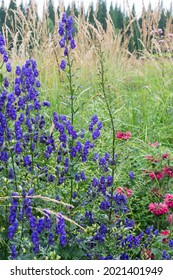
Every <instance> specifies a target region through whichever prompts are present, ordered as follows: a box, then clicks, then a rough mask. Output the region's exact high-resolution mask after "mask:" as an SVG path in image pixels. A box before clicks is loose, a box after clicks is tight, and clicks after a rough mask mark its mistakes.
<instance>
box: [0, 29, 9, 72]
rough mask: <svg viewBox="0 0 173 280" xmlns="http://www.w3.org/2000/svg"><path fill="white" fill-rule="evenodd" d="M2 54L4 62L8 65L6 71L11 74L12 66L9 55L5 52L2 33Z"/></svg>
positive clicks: (0, 40)
mask: <svg viewBox="0 0 173 280" xmlns="http://www.w3.org/2000/svg"><path fill="white" fill-rule="evenodd" d="M0 54H1V55H2V56H3V62H4V63H6V69H7V71H8V72H11V70H12V68H11V64H10V63H9V62H8V53H7V52H6V51H5V39H4V37H3V35H2V33H1V32H0Z"/></svg>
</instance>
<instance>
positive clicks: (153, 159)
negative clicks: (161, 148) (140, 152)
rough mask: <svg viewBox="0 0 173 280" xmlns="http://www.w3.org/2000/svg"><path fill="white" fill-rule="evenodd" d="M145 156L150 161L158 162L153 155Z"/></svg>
mask: <svg viewBox="0 0 173 280" xmlns="http://www.w3.org/2000/svg"><path fill="white" fill-rule="evenodd" d="M145 158H146V159H148V160H150V161H151V162H158V160H157V159H156V158H154V157H153V156H145Z"/></svg>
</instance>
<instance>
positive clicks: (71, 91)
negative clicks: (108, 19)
mask: <svg viewBox="0 0 173 280" xmlns="http://www.w3.org/2000/svg"><path fill="white" fill-rule="evenodd" d="M67 61H68V76H67V77H68V81H69V92H70V110H71V124H72V126H73V124H74V89H73V84H72V62H71V61H70V55H69V53H68V55H67ZM73 142H74V140H73V138H72V139H71V143H70V148H72V147H73ZM70 162H71V173H73V158H72V157H70ZM73 183H74V178H73V174H71V179H70V204H71V203H72V195H73Z"/></svg>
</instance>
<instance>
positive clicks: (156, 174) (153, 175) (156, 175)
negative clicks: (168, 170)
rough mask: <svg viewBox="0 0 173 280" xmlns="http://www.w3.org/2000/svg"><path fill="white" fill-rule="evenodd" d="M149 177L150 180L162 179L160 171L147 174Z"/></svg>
mask: <svg viewBox="0 0 173 280" xmlns="http://www.w3.org/2000/svg"><path fill="white" fill-rule="evenodd" d="M149 176H150V178H151V179H157V180H161V179H162V177H163V174H162V172H160V171H153V172H150V173H149Z"/></svg>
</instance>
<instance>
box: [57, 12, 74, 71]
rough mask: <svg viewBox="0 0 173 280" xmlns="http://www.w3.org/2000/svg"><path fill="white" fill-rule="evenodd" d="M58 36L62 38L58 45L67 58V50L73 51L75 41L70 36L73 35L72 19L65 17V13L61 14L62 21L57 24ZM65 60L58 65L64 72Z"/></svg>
mask: <svg viewBox="0 0 173 280" xmlns="http://www.w3.org/2000/svg"><path fill="white" fill-rule="evenodd" d="M58 33H59V35H60V36H61V37H62V38H61V39H60V41H59V45H60V47H61V48H62V49H64V56H65V57H66V56H68V54H69V50H72V49H75V48H76V44H75V40H74V38H73V36H72V34H73V17H72V16H69V17H67V15H66V13H65V12H64V13H63V14H62V19H61V21H60V22H59V29H58ZM66 64H67V63H66V60H65V59H62V61H61V63H60V68H61V70H63V71H64V70H65V68H66Z"/></svg>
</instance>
